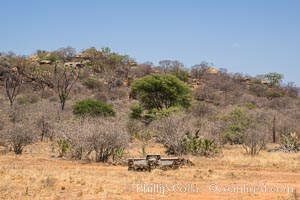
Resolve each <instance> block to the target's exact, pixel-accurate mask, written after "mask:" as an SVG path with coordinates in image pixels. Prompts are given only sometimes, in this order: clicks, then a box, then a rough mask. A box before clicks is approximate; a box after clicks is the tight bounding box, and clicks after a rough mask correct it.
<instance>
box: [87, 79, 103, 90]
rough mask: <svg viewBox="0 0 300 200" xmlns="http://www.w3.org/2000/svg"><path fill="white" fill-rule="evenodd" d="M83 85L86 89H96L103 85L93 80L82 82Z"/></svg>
mask: <svg viewBox="0 0 300 200" xmlns="http://www.w3.org/2000/svg"><path fill="white" fill-rule="evenodd" d="M83 85H84V86H86V87H87V88H88V89H96V88H102V87H103V85H102V83H101V81H99V80H97V79H95V78H88V79H87V80H85V81H84V82H83Z"/></svg>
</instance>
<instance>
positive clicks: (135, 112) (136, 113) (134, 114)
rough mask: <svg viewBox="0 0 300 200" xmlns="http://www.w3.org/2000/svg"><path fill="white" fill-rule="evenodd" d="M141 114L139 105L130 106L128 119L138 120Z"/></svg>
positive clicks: (141, 110)
mask: <svg viewBox="0 0 300 200" xmlns="http://www.w3.org/2000/svg"><path fill="white" fill-rule="evenodd" d="M142 113H143V108H142V107H141V106H140V105H138V104H135V105H133V106H131V114H130V118H132V119H140V118H141V117H142Z"/></svg>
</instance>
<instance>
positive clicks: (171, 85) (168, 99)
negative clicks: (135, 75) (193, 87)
mask: <svg viewBox="0 0 300 200" xmlns="http://www.w3.org/2000/svg"><path fill="white" fill-rule="evenodd" d="M131 89H132V95H133V96H135V97H137V98H138V99H139V100H140V102H141V104H142V105H143V106H144V107H145V108H146V109H149V110H151V109H157V110H162V109H164V108H170V107H172V106H182V107H185V108H186V107H188V106H189V105H190V98H191V97H190V89H189V87H188V86H187V85H186V84H185V83H184V82H182V81H180V80H179V79H178V78H176V77H175V76H173V75H169V74H165V75H151V76H146V77H144V78H142V79H138V80H137V81H135V82H134V83H133V84H132V86H131Z"/></svg>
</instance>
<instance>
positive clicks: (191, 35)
mask: <svg viewBox="0 0 300 200" xmlns="http://www.w3.org/2000/svg"><path fill="white" fill-rule="evenodd" d="M0 8H1V12H0V24H1V28H0V51H9V50H12V51H15V52H16V53H18V54H26V55H28V54H31V53H33V52H34V51H35V50H37V49H46V50H54V49H58V48H60V47H65V46H72V47H74V48H76V49H77V50H78V51H80V50H82V49H84V48H88V47H91V46H95V47H97V48H101V47H104V46H108V47H110V48H111V49H112V50H113V51H116V52H118V53H122V54H128V55H130V56H131V57H133V58H135V59H136V60H137V61H138V62H144V61H152V62H154V63H155V64H157V63H158V61H159V60H163V59H177V60H180V61H181V62H183V63H184V64H185V66H186V67H190V66H192V65H194V64H197V63H200V62H201V61H203V60H205V61H207V62H212V63H214V64H215V66H216V67H217V68H227V69H228V70H229V71H232V72H242V73H244V74H250V75H255V74H265V73H268V72H279V73H282V74H284V76H285V82H288V81H294V82H295V83H296V84H297V85H298V86H299V85H300V77H299V75H300V1H298V0H239V1H237V0H177V1H176V0H151V1H146V0H144V1H142V0H106V1H101V0H84V1H83V0H72V1H71V0H51V1H42V0H26V1H24V0H2V1H1V2H0Z"/></svg>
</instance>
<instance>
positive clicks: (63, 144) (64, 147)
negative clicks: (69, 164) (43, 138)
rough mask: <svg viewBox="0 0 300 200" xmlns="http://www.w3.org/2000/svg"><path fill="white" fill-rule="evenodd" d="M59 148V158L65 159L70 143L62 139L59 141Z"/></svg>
mask: <svg viewBox="0 0 300 200" xmlns="http://www.w3.org/2000/svg"><path fill="white" fill-rule="evenodd" d="M57 147H58V151H59V157H64V156H65V155H66V153H67V151H68V149H69V147H70V145H69V141H68V140H66V139H63V138H60V139H59V140H58V141H57Z"/></svg>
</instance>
